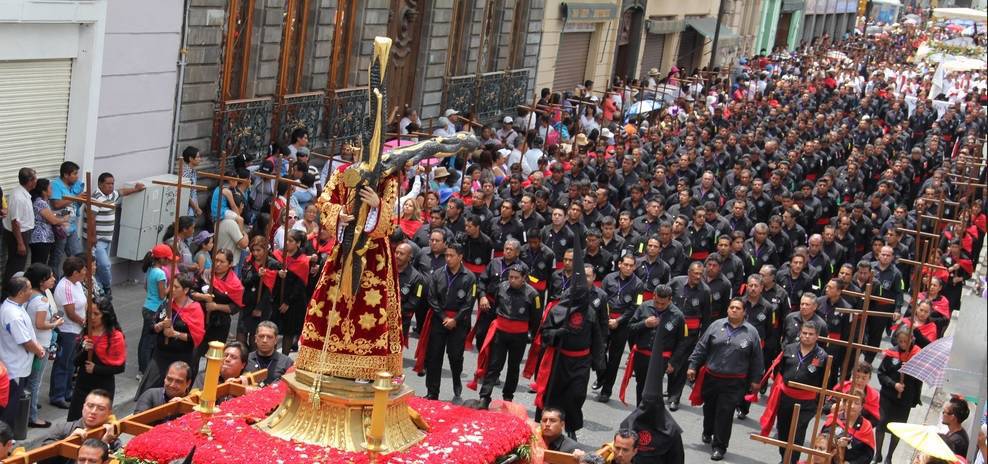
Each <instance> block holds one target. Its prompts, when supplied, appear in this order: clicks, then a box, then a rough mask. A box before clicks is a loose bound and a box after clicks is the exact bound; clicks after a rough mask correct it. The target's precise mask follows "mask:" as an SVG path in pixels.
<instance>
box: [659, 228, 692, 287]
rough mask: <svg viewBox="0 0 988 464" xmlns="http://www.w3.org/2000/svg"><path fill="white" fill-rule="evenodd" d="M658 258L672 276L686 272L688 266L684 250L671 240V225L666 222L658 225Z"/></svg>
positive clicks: (679, 244)
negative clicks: (666, 266) (667, 267)
mask: <svg viewBox="0 0 988 464" xmlns="http://www.w3.org/2000/svg"><path fill="white" fill-rule="evenodd" d="M659 257H661V258H662V261H664V262H665V263H666V265H668V266H669V271H670V272H671V273H672V275H674V276H678V275H681V274H683V273H685V272H686V266H687V265H688V264H689V260H688V259H687V258H686V250H685V249H683V244H682V243H679V242H678V241H676V240H673V239H672V224H670V223H668V222H663V223H662V224H660V225H659Z"/></svg>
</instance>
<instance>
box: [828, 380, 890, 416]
mask: <svg viewBox="0 0 988 464" xmlns="http://www.w3.org/2000/svg"><path fill="white" fill-rule="evenodd" d="M852 387H853V384H852V383H851V381H850V380H845V381H844V382H843V383H841V384H839V385H837V386H836V387H834V391H839V392H841V393H850V392H851V388H852ZM879 398H880V395H879V394H878V390H875V389H874V388H871V385H865V400H864V410H865V412H867V413H868V414H870V415H871V416H872V417H875V418H879V417H882V414H881V411H880V409H879V406H878V404H879Z"/></svg>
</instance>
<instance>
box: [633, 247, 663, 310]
mask: <svg viewBox="0 0 988 464" xmlns="http://www.w3.org/2000/svg"><path fill="white" fill-rule="evenodd" d="M660 249H661V247H660V246H659V239H658V237H650V238H649V239H648V241H647V242H646V245H645V254H644V255H642V257H641V258H638V264H637V265H636V267H635V275H636V276H638V278H639V279H641V281H642V282H643V283H644V284H645V295H644V297H643V299H644V300H646V301H648V300H651V299H652V290H654V289H655V287H658V286H659V285H662V284H665V283H669V278H670V277H671V276H670V274H671V271H670V269H669V265H668V264H666V263H665V261H663V260H661V259H659V250H660Z"/></svg>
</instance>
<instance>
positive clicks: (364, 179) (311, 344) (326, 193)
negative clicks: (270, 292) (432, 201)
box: [295, 38, 480, 391]
mask: <svg viewBox="0 0 988 464" xmlns="http://www.w3.org/2000/svg"><path fill="white" fill-rule="evenodd" d="M390 45H391V41H390V40H389V39H385V38H378V39H376V40H375V42H374V59H373V61H372V63H371V68H370V72H369V74H370V85H369V88H368V97H369V103H370V116H371V118H370V121H369V123H368V124H367V131H366V132H365V134H364V138H363V139H364V140H363V142H364V143H363V146H362V147H360V148H359V149H358V150H359V153H358V154H357V156H355V157H354V162H353V163H351V164H348V165H343V166H340V167H339V168H337V169H336V170H335V171H334V172H332V173H331V176H330V178H329V181H328V182H327V185H326V188H325V189H324V190H323V193H322V195H321V196H320V198H319V200H318V202H317V203H316V205H317V207H318V208H319V213H320V218H321V219H320V221H321V223H322V224H321V225H322V227H324V228H326V229H328V230H331V231H333V237H334V244H333V251H332V252H331V253H330V255H329V257H328V258H327V260H326V264H325V265H324V267H323V269H322V272H321V273H320V275H319V280H318V283H317V286H316V289H315V291H314V292H313V295H312V299H311V300H310V301H309V305H308V307H307V309H306V315H305V321H304V323H303V326H302V338H301V340H300V342H299V356H298V360H296V362H295V366H296V367H297V369H298V370H300V371H305V372H309V373H313V374H323V375H328V376H333V377H341V378H348V379H374V378H375V376H376V374H377V373H378V372H380V371H385V372H389V373H391V374H392V375H395V376H398V375H401V372H402V359H401V352H402V343H401V310H400V306H399V297H398V291H397V282H398V277H397V270H396V268H395V264H394V257H393V256H392V254H391V246H390V243H389V238H388V237H389V236H390V235H391V232H392V231H393V229H394V227H395V226H394V223H393V221H392V219H393V218H394V215H395V205H396V203H397V201H398V197H399V196H400V195H401V193H400V191H399V185H400V182H399V177H400V176H401V175H402V173H403V172H404V171H405V170H406V169H407V168H408V166H409V165H414V164H417V163H419V162H421V161H423V160H425V159H427V158H430V157H447V156H452V155H456V154H458V153H461V152H472V151H473V150H475V149H476V148H478V147H479V146H480V142H479V140H478V139H477V138H476V137H475V136H474V135H473V134H471V133H467V132H461V133H458V134H455V135H453V136H450V137H443V138H435V139H431V140H426V141H423V142H419V143H417V144H414V145H408V146H403V147H399V148H396V149H394V150H392V151H390V152H388V153H385V154H382V148H383V142H384V121H383V116H384V113H383V111H384V108H387V104H386V101H385V100H386V95H385V89H384V88H383V82H384V74H385V69H386V66H387V58H388V56H389V50H390ZM317 378H320V377H317ZM316 389H317V391H318V385H317V388H316Z"/></svg>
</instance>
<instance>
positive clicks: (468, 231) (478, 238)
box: [456, 216, 494, 276]
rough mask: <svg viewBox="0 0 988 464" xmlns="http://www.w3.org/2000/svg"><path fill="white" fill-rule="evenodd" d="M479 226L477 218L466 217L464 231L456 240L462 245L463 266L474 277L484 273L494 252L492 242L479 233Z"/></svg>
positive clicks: (479, 222)
mask: <svg viewBox="0 0 988 464" xmlns="http://www.w3.org/2000/svg"><path fill="white" fill-rule="evenodd" d="M481 225H482V222H481V221H480V218H478V217H477V216H467V218H466V220H465V225H464V229H465V231H464V232H463V233H462V234H458V236H457V239H456V241H458V242H460V243H461V244H462V245H463V266H465V267H466V268H467V269H469V270H470V272H472V273H473V275H475V276H478V275H480V274H481V273H482V272H484V269H486V268H487V265H488V264H489V263H490V262H491V257H492V255H493V252H494V241H493V240H491V238H490V237H488V236H487V234H485V233H483V232H481V230H480V226H481Z"/></svg>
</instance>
